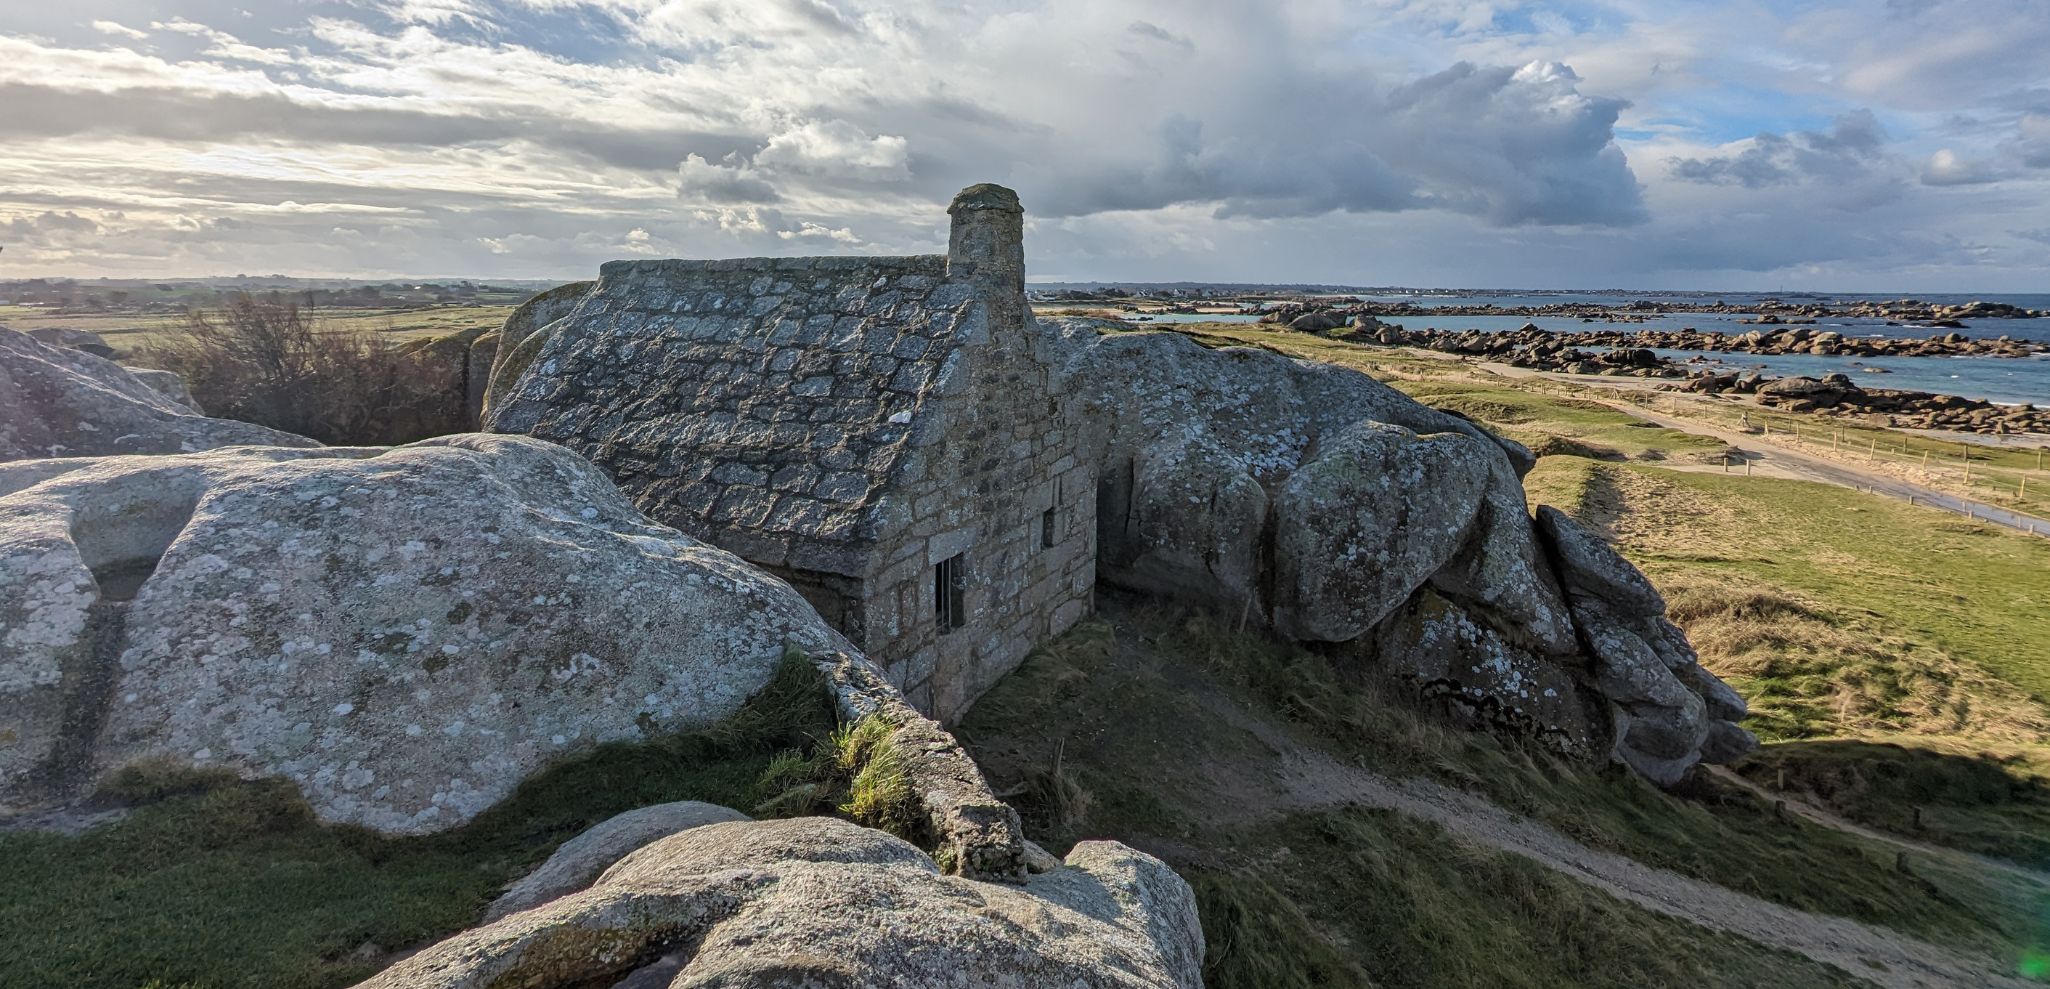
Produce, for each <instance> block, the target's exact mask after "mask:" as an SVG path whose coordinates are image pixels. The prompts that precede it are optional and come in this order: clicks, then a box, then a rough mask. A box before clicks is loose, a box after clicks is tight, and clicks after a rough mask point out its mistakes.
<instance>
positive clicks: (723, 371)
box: [489, 255, 988, 572]
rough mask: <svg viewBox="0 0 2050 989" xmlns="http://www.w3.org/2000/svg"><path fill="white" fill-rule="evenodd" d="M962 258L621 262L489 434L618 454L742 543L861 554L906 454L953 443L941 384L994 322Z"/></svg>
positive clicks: (634, 488)
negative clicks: (962, 348) (960, 268)
mask: <svg viewBox="0 0 2050 989" xmlns="http://www.w3.org/2000/svg"><path fill="white" fill-rule="evenodd" d="M946 271H947V259H946V258H945V257H944V256H938V255H935V256H926V257H891V258H864V257H826V258H744V259H734V260H720V261H615V262H611V263H608V264H606V265H604V266H603V267H602V268H601V269H600V277H599V280H598V282H597V284H596V285H595V286H594V287H593V288H592V289H591V291H590V293H589V294H588V295H587V296H586V297H585V298H584V299H583V301H582V302H580V303H578V304H577V306H576V309H575V311H574V312H573V313H572V314H571V315H570V316H568V317H566V318H565V320H564V321H563V322H562V323H559V324H557V325H556V326H553V327H550V328H548V330H547V331H546V332H548V333H549V334H550V336H549V339H548V340H547V342H546V344H545V346H544V347H543V349H542V350H541V351H540V353H539V354H538V355H537V357H536V359H535V361H534V364H533V366H532V367H531V368H530V369H528V371H527V373H526V374H524V375H523V376H522V377H521V379H520V381H519V384H518V386H517V387H516V388H515V389H514V391H513V393H512V394H511V395H510V396H509V397H508V399H507V400H506V402H505V403H504V404H503V405H499V406H494V409H493V411H492V413H491V420H490V424H489V428H492V429H494V430H497V431H501V432H524V433H528V434H530V435H533V436H538V437H541V438H544V439H549V440H553V441H555V442H558V443H562V444H564V445H566V446H569V447H571V448H573V449H576V450H578V451H580V452H582V453H584V454H585V455H586V456H588V457H591V458H592V459H593V460H597V461H599V462H601V463H605V464H607V465H608V467H609V468H610V469H611V471H612V473H613V474H614V476H615V479H616V480H617V481H618V482H619V484H620V486H621V487H622V488H623V489H625V490H626V491H627V493H628V494H629V495H631V496H632V497H633V498H634V499H635V501H636V502H637V503H638V504H639V506H640V507H641V509H642V510H643V511H645V512H647V513H648V514H650V515H652V516H654V517H655V518H657V519H660V520H662V521H665V522H668V523H670V524H672V525H678V526H679V527H681V528H684V529H685V530H686V531H690V532H693V534H696V535H700V536H703V537H705V538H709V539H712V540H713V541H714V542H718V543H720V544H722V545H727V546H728V547H729V548H734V549H737V550H740V549H742V547H741V546H739V545H735V544H737V543H746V542H747V541H748V539H750V538H757V539H759V538H761V537H768V538H780V537H790V538H791V539H793V541H797V542H801V543H805V544H816V543H819V542H824V543H828V544H839V545H843V546H846V547H848V548H849V549H854V548H857V547H859V546H860V545H862V544H865V543H868V542H872V541H874V540H875V539H876V538H877V536H878V525H877V515H878V513H877V512H876V511H875V508H876V500H877V498H878V497H879V495H880V493H881V491H882V490H883V488H884V486H885V484H886V483H887V482H888V481H889V479H890V478H891V475H892V472H893V471H895V470H896V469H897V468H898V466H899V463H900V461H901V460H902V459H903V458H904V457H906V456H907V455H908V451H909V449H910V448H911V447H915V446H921V445H924V444H925V443H927V442H930V441H931V440H935V439H938V438H939V436H938V434H939V432H940V430H941V429H942V428H943V427H942V426H940V425H938V424H935V423H932V422H930V421H929V420H931V419H932V418H934V416H932V415H931V414H929V411H928V404H927V403H926V401H925V397H926V395H927V394H928V390H929V389H934V388H939V389H941V390H950V389H951V388H952V387H954V385H952V384H950V379H952V378H955V377H961V378H965V377H966V372H965V371H963V372H961V373H959V374H953V373H950V372H952V371H955V370H957V369H958V367H959V365H960V364H961V361H960V360H958V359H956V360H953V361H949V358H950V357H952V356H953V355H954V354H955V352H956V349H957V346H958V345H959V344H962V343H965V342H972V341H975V340H978V339H981V338H986V336H987V334H988V328H987V325H986V324H987V320H986V318H985V317H984V316H983V315H982V314H981V311H980V310H975V311H974V314H973V315H971V309H972V308H973V307H972V305H971V303H972V300H973V292H972V289H971V286H969V285H968V284H965V283H962V282H958V281H957V282H952V283H950V282H948V281H947V279H946ZM964 383H965V382H964ZM750 548H752V547H750ZM811 555H813V556H817V555H818V554H817V552H816V550H814V552H813V553H812V554H811ZM826 555H827V556H829V557H830V556H831V553H830V552H828V553H827V554H826ZM789 562H790V564H791V565H793V566H798V567H802V568H805V569H820V570H828V571H832V572H850V569H851V568H852V567H854V566H855V565H856V563H855V562H854V558H853V557H852V556H849V557H847V558H846V559H844V560H838V561H836V560H833V559H811V560H805V559H801V558H800V557H799V556H798V555H796V553H795V552H794V551H793V555H792V556H791V558H790V561H789Z"/></svg>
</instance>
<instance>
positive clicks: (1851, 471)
mask: <svg viewBox="0 0 2050 989" xmlns="http://www.w3.org/2000/svg"><path fill="white" fill-rule="evenodd" d="M1481 367H1483V368H1485V369H1486V370H1489V371H1493V372H1495V373H1496V374H1500V375H1502V376H1503V377H1508V378H1549V379H1553V380H1558V381H1568V382H1572V383H1574V384H1580V385H1587V384H1595V385H1597V386H1609V387H1618V388H1621V389H1630V390H1636V391H1649V390H1651V389H1653V388H1656V387H1657V386H1658V385H1659V384H1660V382H1654V381H1651V380H1650V379H1632V378H1619V379H1615V382H1614V383H1613V384H1612V383H1611V382H1610V381H1609V380H1607V379H1603V380H1600V381H1595V382H1589V381H1588V380H1586V379H1584V378H1582V377H1579V376H1575V375H1561V374H1554V373H1551V372H1547V371H1532V370H1530V369H1528V368H1520V367H1513V366H1511V365H1508V364H1498V363H1493V362H1486V363H1483V364H1481ZM1602 401H1603V404H1605V405H1608V406H1609V407H1611V408H1613V409H1615V410H1616V411H1618V412H1624V413H1627V414H1629V415H1633V416H1636V417H1638V418H1640V419H1644V420H1646V421H1649V422H1654V423H1657V424H1659V425H1661V426H1664V427H1666V428H1668V429H1677V430H1679V431H1681V432H1683V433H1693V434H1695V435H1697V436H1713V437H1715V438H1716V439H1719V440H1722V441H1723V442H1725V443H1728V444H1729V445H1730V446H1731V447H1732V448H1733V449H1734V450H1736V452H1737V453H1738V455H1739V456H1741V457H1743V459H1745V460H1746V461H1748V462H1750V463H1751V465H1752V466H1753V468H1754V469H1762V470H1764V471H1766V472H1767V473H1769V474H1772V475H1776V476H1779V477H1792V478H1797V479H1800V480H1804V481H1821V482H1822V483H1824V484H1834V485H1837V486H1839V487H1845V488H1852V489H1854V490H1858V491H1869V492H1871V493H1873V494H1879V495H1886V496H1888V497H1892V498H1898V499H1900V500H1902V501H1907V500H1910V499H1913V501H1914V503H1915V504H1917V505H1929V506H1931V507H1934V508H1940V509H1943V510H1945V511H1950V512H1956V513H1958V514H1959V515H1964V514H1967V513H1968V512H1969V513H1970V515H1971V517H1972V518H1975V519H1979V520H1980V521H1984V522H1990V523H1992V524H1994V525H1999V526H2005V527H2007V528H2009V529H2013V530H2015V531H2016V532H2022V533H2028V534H2030V535H2034V536H2038V537H2041V538H2045V539H2050V519H2046V518H2042V517H2040V516H2036V515H2028V514H2025V513H2022V512H2015V511H2010V510H2008V509H2005V508H2001V507H1999V506H1997V505H1988V504H1986V503H1985V502H1983V501H1974V500H1972V499H1969V498H1961V497H1959V496H1957V495H1954V494H1949V493H1947V492H1943V491H1938V490H1936V489H1935V488H1930V487H1924V486H1922V485H1920V484H1916V483H1914V482H1912V481H1903V480H1901V479H1900V478H1898V477H1894V476H1892V475H1890V474H1882V473H1879V472H1877V471H1871V470H1866V469H1864V468H1862V467H1856V466H1853V465H1851V464H1845V463H1839V462H1837V461H1834V460H1829V459H1827V458H1824V457H1818V456H1816V455H1814V454H1811V453H1807V452H1804V451H1802V450H1800V449H1798V448H1795V447H1792V446H1786V445H1782V444H1779V443H1775V442H1773V441H1771V440H1769V439H1766V438H1765V437H1762V436H1759V435H1756V434H1752V433H1742V432H1738V431H1736V430H1732V429H1724V428H1722V427H1720V426H1712V425H1708V424H1706V423H1701V422H1696V421H1694V420H1692V419H1681V418H1677V417H1675V416H1670V415H1666V414H1664V413H1662V412H1658V411H1656V410H1653V409H1648V408H1646V407H1644V406H1642V405H1638V404H1636V403H1633V402H1621V401H1616V402H1611V401H1607V400H1606V399H1604V400H1602ZM1949 438H1953V439H1954V438H1956V437H1949Z"/></svg>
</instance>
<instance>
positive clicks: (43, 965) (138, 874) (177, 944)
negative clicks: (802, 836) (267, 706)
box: [0, 657, 834, 989]
mask: <svg viewBox="0 0 2050 989" xmlns="http://www.w3.org/2000/svg"><path fill="white" fill-rule="evenodd" d="M833 724H834V714H833V709H832V706H831V703H830V700H829V699H828V697H827V696H826V693H825V691H824V689H823V687H822V685H821V684H820V683H819V680H818V677H817V674H816V673H815V672H814V671H813V670H812V668H811V666H810V664H809V663H808V662H806V661H804V660H802V659H801V658H797V657H792V659H791V660H790V661H788V662H786V664H785V666H784V668H783V669H782V670H781V671H780V672H779V674H778V676H777V678H776V679H775V680H774V681H773V682H772V683H771V684H770V686H769V687H767V688H766V689H765V690H764V691H763V692H762V693H761V694H760V695H758V696H757V697H756V698H755V699H754V700H753V701H751V702H750V703H749V704H748V706H747V707H745V708H743V709H742V710H741V711H740V712H739V713H737V714H736V715H735V716H734V717H732V718H731V719H729V720H728V721H727V722H725V723H724V724H722V725H720V726H719V727H718V728H716V729H713V730H711V731H707V732H702V733H696V734H689V735H679V736H672V737H668V738H663V739H659V740H655V741H652V742H647V743H642V744H635V745H625V744H616V745H609V746H605V747H602V748H600V749H598V750H596V751H594V752H592V753H590V754H588V755H585V756H582V757H579V758H577V759H575V760H572V761H569V762H565V763H563V764H560V765H558V766H556V767H553V768H552V769H550V770H548V771H545V772H543V773H541V774H539V775H537V776H535V777H533V778H531V779H529V780H528V781H527V782H526V783H525V784H523V785H522V786H521V787H520V788H519V790H518V792H517V793H515V794H514V795H513V796H512V797H510V798H509V799H507V800H506V801H504V802H503V803H501V804H499V805H498V806H496V807H493V808H491V809H490V810H488V811H486V812H485V813H484V814H482V815H480V816H479V817H478V818H477V819H476V820H474V821H472V822H471V823H470V824H469V825H467V826H465V827H463V828H461V829H458V830H455V831H451V832H446V833H443V834H438V835H432V836H427V837H418V838H398V839H390V838H382V837H379V836H377V835H375V834H374V833H372V832H369V831H367V830H364V829H361V828H353V827H337V826H325V825H321V824H319V823H318V822H316V821H315V820H314V818H313V814H312V811H311V810H310V809H309V808H308V807H307V805H306V804H305V802H304V801H303V800H301V799H300V798H299V796H298V794H297V791H296V790H295V789H294V788H292V787H291V786H290V785H289V784H287V783H284V782H281V781H274V780H273V781H257V782H224V781H222V780H221V779H220V778H219V777H198V778H184V779H181V778H179V777H176V776H165V775H149V774H143V773H137V774H131V775H130V776H129V777H128V778H126V779H124V780H122V781H120V784H119V785H118V786H116V787H114V788H113V789H114V791H115V792H116V793H117V794H118V795H121V796H125V797H127V798H130V799H134V798H147V799H149V802H147V803H145V804H143V805H142V806H140V807H138V808H137V809H135V810H134V811H133V812H132V813H131V814H129V815H128V816H127V817H125V818H123V819H121V820H120V821H118V822H116V823H114V824H111V825H107V826H104V827H101V828H98V829H95V830H93V831H89V832H87V833H85V834H83V835H80V836H76V837H66V836H60V835H52V834H29V833H11V834H0V862H4V863H6V867H5V868H4V869H0V930H5V931H6V932H7V934H6V936H5V944H6V949H5V950H4V951H0V985H6V986H66V987H72V989H91V987H104V989H135V987H137V986H141V985H144V984H146V983H149V982H151V981H152V980H160V981H161V982H162V983H163V984H165V985H167V986H185V987H190V989H325V987H334V986H344V985H348V984H351V983H353V982H356V981H359V980H361V979H363V978H366V977H368V976H369V975H371V974H373V973H374V972H376V971H377V970H378V969H380V968H382V967H383V965H384V964H385V963H386V962H387V961H388V957H387V953H388V952H391V951H394V950H398V949H403V948H407V947H411V946H414V945H419V944H422V943H425V942H430V941H433V940H435V939H438V938H441V937H444V936H446V935H448V934H450V933H453V932H454V931H457V930H460V929H462V928H464V927H467V926H469V925H471V924H473V923H475V922H476V920H477V918H478V917H479V916H480V915H481V914H482V912H483V909H484V907H485V905H486V904H488V903H489V902H490V901H491V900H492V899H493V898H494V897H495V896H496V895H497V894H498V893H499V891H500V890H501V888H502V887H503V886H504V885H505V884H506V883H507V882H509V881H511V880H512V879H515V878H517V877H519V876H520V875H523V874H524V873H525V872H526V871H527V870H528V869H530V868H531V867H532V866H533V865H534V864H535V863H537V862H538V861H540V860H541V859H542V858H545V857H546V856H547V854H548V853H549V852H551V851H552V850H553V849H554V848H555V846H556V845H557V844H559V843H561V842H562V841H564V840H566V839H568V838H570V837H573V836H575V835H576V834H578V833H579V832H581V831H583V830H584V829H585V828H588V827H589V826H591V825H592V824H595V823H597V822H598V821H601V820H604V819H605V818H607V817H610V816H612V815H613V814H616V813H619V812H621V811H625V810H629V809H632V808H635V807H641V806H646V805H648V804H654V803H662V802H666V801H672V800H705V801H710V802H713V803H719V804H724V805H726V806H732V807H753V806H755V805H756V804H757V803H759V802H760V801H761V800H762V799H764V797H765V796H767V794H765V793H764V792H763V780H762V777H763V774H764V770H766V769H767V768H768V767H769V765H770V763H771V762H772V761H773V760H774V759H775V753H777V752H778V751H779V750H784V749H788V748H791V747H793V746H799V745H804V744H806V743H807V740H808V739H810V738H814V737H823V736H824V735H825V734H826V733H827V732H829V731H830V730H831V729H832V727H833Z"/></svg>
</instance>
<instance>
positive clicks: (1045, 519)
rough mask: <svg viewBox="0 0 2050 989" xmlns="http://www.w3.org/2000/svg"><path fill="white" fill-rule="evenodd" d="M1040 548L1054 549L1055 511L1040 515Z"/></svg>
mask: <svg viewBox="0 0 2050 989" xmlns="http://www.w3.org/2000/svg"><path fill="white" fill-rule="evenodd" d="M1039 547H1040V548H1041V549H1052V548H1053V509H1051V508H1049V509H1047V510H1046V511H1044V512H1041V513H1039Z"/></svg>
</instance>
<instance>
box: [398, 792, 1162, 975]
mask: <svg viewBox="0 0 2050 989" xmlns="http://www.w3.org/2000/svg"><path fill="white" fill-rule="evenodd" d="M1202 960H1203V934H1202V930H1201V927H1200V926H1199V924H1198V923H1197V918H1196V905H1195V897H1194V894H1193V893H1192V892H1191V890H1190V889H1189V886H1188V884H1187V883H1185V882H1183V881H1182V879H1181V878H1180V877H1179V876H1176V875H1175V874H1174V872H1173V871H1172V870H1170V869H1169V868H1168V867H1167V866H1166V865H1164V864H1162V863H1161V862H1160V861H1159V860H1158V859H1155V858H1153V857H1152V856H1150V855H1146V854H1144V853H1142V852H1138V851H1134V850H1132V849H1130V848H1127V847H1125V846H1124V845H1121V844H1118V843H1116V842H1107V841H1089V842H1083V843H1081V844H1079V845H1077V846H1075V849H1074V850H1073V851H1071V852H1070V853H1069V854H1068V857H1067V859H1066V860H1065V862H1064V863H1063V864H1062V867H1061V868H1058V869H1055V870H1053V871H1051V872H1047V873H1044V874H1041V875H1037V876H1034V877H1032V879H1031V880H1030V881H1029V882H1027V883H1025V884H1023V885H1022V886H1020V885H1006V884H995V883H983V882H977V881H974V880H971V879H964V878H960V877H955V876H947V875H943V874H942V873H941V870H940V869H939V867H938V866H937V865H935V864H934V862H933V860H932V859H931V858H930V857H928V856H927V855H926V854H925V853H924V852H921V851H920V850H918V849H917V848H915V847H913V846H912V845H910V844H908V843H906V842H904V841H903V840H902V839H899V838H895V837H892V836H890V835H887V834H884V833H883V832H880V831H873V830H870V829H867V828H863V827H859V826H857V825H854V824H849V823H847V822H845V821H840V820H835V819H832V818H798V819H793V820H784V821H760V822H742V823H726V824H709V825H705V826H702V827H694V828H691V829H689V830H686V831H682V832H680V833H677V834H673V835H671V836H669V837H666V838H663V839H660V840H658V841H655V842H654V843H652V844H649V845H646V846H645V847H642V848H640V849H639V850H638V851H635V852H633V853H632V854H630V855H628V856H627V857H626V858H624V859H623V860H621V861H619V862H618V863H617V864H616V865H614V866H612V867H611V868H610V869H608V870H607V871H606V872H605V874H604V875H603V876H602V877H601V878H599V879H598V881H597V883H596V884H595V885H593V886H592V887H591V888H589V889H587V890H584V891H583V892H579V893H574V894H571V895H568V896H564V897H562V898H560V899H556V900H554V901H551V902H549V903H546V904H544V905H542V906H539V907H535V908H533V909H530V910H526V911H523V912H519V913H514V914H511V915H509V916H506V917H503V918H501V919H499V920H497V921H495V922H493V923H490V924H487V925H486V926H483V927H479V928H476V929H474V930H470V931H465V932H463V933H461V934H458V935H456V936H454V937H451V938H449V939H448V940H446V941H443V942H441V943H440V944H437V945H434V946H432V947H429V948H427V949H425V950H423V951H421V952H419V953H418V954H415V955H413V956H412V957H410V958H408V959H406V960H404V961H401V962H399V963H398V964H396V965H394V966H392V967H391V968H389V969H387V970H385V971H384V972H383V973H381V974H379V975H377V976H376V977H374V978H372V979H370V980H369V981H367V982H364V983H363V984H362V985H361V986H360V987H359V989H400V987H405V989H484V987H491V986H507V985H518V986H525V987H529V989H573V987H583V986H592V985H612V986H644V985H645V986H670V985H693V986H696V985H703V986H715V985H716V986H748V987H759V989H769V987H791V989H796V987H815V989H826V987H834V989H856V987H905V989H914V987H916V989H924V987H930V986H1062V987H1078V989H1079V987H1089V989H1142V987H1143V989H1198V987H1200V986H1201V985H1202V973H1201V967H1202Z"/></svg>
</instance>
